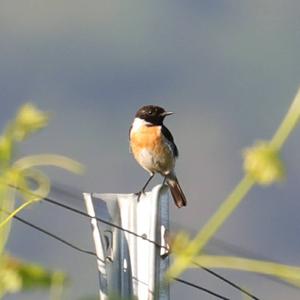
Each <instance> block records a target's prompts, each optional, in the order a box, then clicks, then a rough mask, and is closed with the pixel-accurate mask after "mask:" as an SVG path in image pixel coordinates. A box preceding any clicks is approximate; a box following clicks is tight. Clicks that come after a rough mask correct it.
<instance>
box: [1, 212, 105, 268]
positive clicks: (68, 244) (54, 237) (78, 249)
mask: <svg viewBox="0 0 300 300" xmlns="http://www.w3.org/2000/svg"><path fill="white" fill-rule="evenodd" d="M6 213H7V214H9V212H6ZM13 218H14V219H16V220H18V221H19V222H21V223H23V224H25V225H27V226H29V227H31V228H34V229H35V230H37V231H39V232H42V233H43V234H45V235H47V236H50V237H51V238H53V239H55V240H57V241H59V242H61V243H63V244H65V245H67V246H69V247H70V248H72V249H74V250H76V251H79V252H81V253H84V254H89V255H92V256H96V257H97V259H98V260H100V261H101V262H102V263H104V260H102V259H101V258H100V257H98V256H97V254H96V253H95V252H93V251H90V250H85V249H82V248H80V247H78V246H76V245H74V244H72V243H70V242H68V241H66V240H65V239H63V238H61V237H59V236H58V235H56V234H54V233H51V232H50V231H47V230H46V229H44V228H42V227H39V226H37V225H35V224H33V223H31V222H29V221H27V220H25V219H23V218H21V217H19V216H16V215H15V216H13Z"/></svg>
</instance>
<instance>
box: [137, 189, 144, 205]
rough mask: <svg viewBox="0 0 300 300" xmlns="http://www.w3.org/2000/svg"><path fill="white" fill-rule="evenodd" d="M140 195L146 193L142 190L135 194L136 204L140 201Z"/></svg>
mask: <svg viewBox="0 0 300 300" xmlns="http://www.w3.org/2000/svg"><path fill="white" fill-rule="evenodd" d="M142 194H143V195H145V194H146V192H145V190H144V189H142V190H141V191H139V192H137V193H135V195H136V196H137V199H136V200H137V202H139V201H140V198H141V196H142Z"/></svg>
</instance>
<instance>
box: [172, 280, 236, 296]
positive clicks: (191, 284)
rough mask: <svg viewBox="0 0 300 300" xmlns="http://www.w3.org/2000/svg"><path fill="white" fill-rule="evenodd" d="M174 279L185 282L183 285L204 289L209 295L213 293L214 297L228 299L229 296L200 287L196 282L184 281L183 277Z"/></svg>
mask: <svg viewBox="0 0 300 300" xmlns="http://www.w3.org/2000/svg"><path fill="white" fill-rule="evenodd" d="M174 280H175V281H178V282H181V283H183V284H185V285H188V286H191V287H193V288H196V289H199V290H202V291H204V292H206V293H208V294H210V295H213V296H215V297H217V298H219V299H223V300H230V298H227V297H224V296H222V295H220V294H217V293H215V292H212V291H210V290H208V289H206V288H203V287H200V286H199V285H196V284H194V283H192V282H189V281H186V280H184V279H181V278H174Z"/></svg>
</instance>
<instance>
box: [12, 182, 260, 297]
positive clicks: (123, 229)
mask: <svg viewBox="0 0 300 300" xmlns="http://www.w3.org/2000/svg"><path fill="white" fill-rule="evenodd" d="M8 186H10V187H12V188H15V189H18V190H21V191H22V190H23V189H22V188H20V187H18V186H14V185H12V184H8ZM26 192H27V193H29V194H32V195H34V196H39V195H36V194H34V193H32V192H28V191H26ZM41 199H42V200H44V201H46V202H48V203H51V204H53V205H57V206H59V207H62V208H64V209H67V210H69V211H72V212H74V213H77V214H79V215H82V216H84V217H88V218H94V219H96V220H97V221H99V222H101V223H103V224H106V225H109V226H111V227H114V228H117V229H119V230H121V231H124V232H127V233H129V234H131V235H134V236H136V237H138V238H141V239H143V240H145V241H148V242H149V243H151V244H153V245H155V246H156V247H158V248H163V249H166V250H169V248H168V247H166V246H163V245H161V244H159V243H157V242H156V241H153V240H151V239H149V238H147V237H145V236H144V235H140V234H138V233H136V232H134V231H131V230H129V229H126V228H123V227H122V226H119V225H117V224H114V223H111V222H109V221H107V220H104V219H102V218H99V217H91V216H90V215H89V214H88V213H86V212H83V211H81V210H79V209H76V208H74V207H71V206H68V205H66V204H63V203H60V202H58V201H56V200H54V199H51V198H49V197H41ZM34 226H35V225H34ZM49 236H52V234H50V233H49ZM52 237H53V238H54V236H52ZM58 240H59V239H58ZM61 242H62V241H61ZM67 243H68V242H66V243H65V244H67ZM73 246H74V245H73ZM75 247H76V246H75ZM75 247H72V248H75ZM81 250H82V249H81ZM79 251H80V250H79ZM85 251H86V250H83V251H81V252H85ZM87 252H91V251H87ZM87 252H86V253H87ZM89 254H91V255H94V256H97V255H96V253H94V252H92V253H89ZM195 265H198V266H199V267H200V268H202V269H203V270H205V271H206V272H208V273H210V274H211V275H213V276H215V277H217V278H218V279H220V280H222V281H224V282H226V283H228V284H229V285H231V286H232V287H234V288H236V289H238V290H239V291H241V292H242V293H244V294H246V295H248V296H249V297H251V298H252V299H255V300H260V299H259V298H257V297H255V296H254V295H252V294H250V293H249V292H247V291H246V290H244V289H243V288H241V287H239V286H238V285H237V284H235V283H233V282H232V281H230V280H228V279H226V278H225V277H223V276H221V275H219V274H218V273H216V272H214V271H212V270H210V269H208V268H206V267H203V266H201V265H199V264H195ZM176 279H179V278H176ZM176 279H175V278H174V280H176ZM177 281H178V280H177ZM225 299H227V298H225Z"/></svg>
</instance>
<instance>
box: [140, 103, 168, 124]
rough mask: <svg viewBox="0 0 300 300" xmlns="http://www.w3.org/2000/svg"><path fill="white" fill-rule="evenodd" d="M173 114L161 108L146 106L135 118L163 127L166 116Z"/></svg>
mask: <svg viewBox="0 0 300 300" xmlns="http://www.w3.org/2000/svg"><path fill="white" fill-rule="evenodd" d="M171 114H173V113H172V112H168V111H165V110H164V109H163V108H162V107H160V106H155V105H146V106H143V107H141V108H140V109H139V110H138V111H137V113H136V115H135V117H136V118H140V119H143V120H145V121H147V122H149V123H152V124H154V125H161V124H162V123H163V120H164V118H165V117H166V116H168V115H171Z"/></svg>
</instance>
